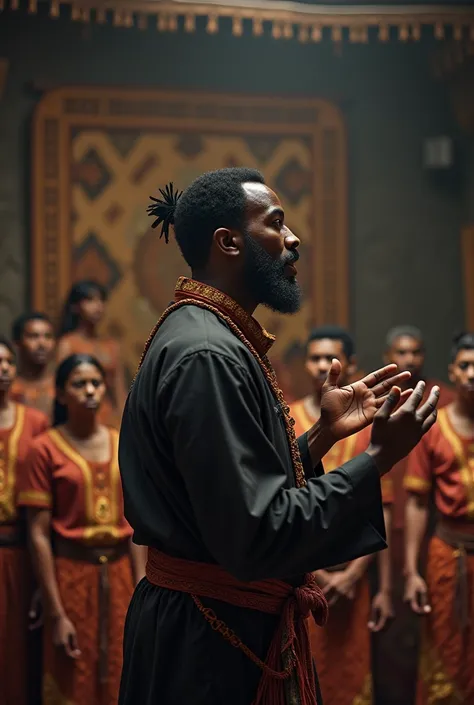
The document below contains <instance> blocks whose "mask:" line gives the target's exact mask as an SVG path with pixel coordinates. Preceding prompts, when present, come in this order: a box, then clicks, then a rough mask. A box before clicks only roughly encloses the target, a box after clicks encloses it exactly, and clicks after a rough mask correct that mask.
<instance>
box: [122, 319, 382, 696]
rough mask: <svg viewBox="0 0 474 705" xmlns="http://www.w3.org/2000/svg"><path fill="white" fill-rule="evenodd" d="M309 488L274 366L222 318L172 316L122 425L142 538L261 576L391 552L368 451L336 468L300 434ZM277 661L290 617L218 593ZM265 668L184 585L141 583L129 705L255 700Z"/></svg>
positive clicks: (129, 656)
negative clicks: (276, 643) (278, 395)
mask: <svg viewBox="0 0 474 705" xmlns="http://www.w3.org/2000/svg"><path fill="white" fill-rule="evenodd" d="M298 443H299V447H300V452H301V457H302V461H303V465H304V469H305V473H306V477H307V479H308V483H307V486H306V487H304V488H301V489H297V488H296V487H295V481H294V474H293V467H292V462H291V456H290V452H289V446H288V441H287V436H286V432H285V426H284V420H283V413H282V410H281V408H280V407H279V405H278V402H277V401H276V399H275V397H274V395H273V392H272V390H271V389H270V387H269V385H268V383H267V381H266V379H265V377H264V375H263V372H262V370H261V368H260V365H259V364H258V362H257V361H256V360H255V358H254V357H253V356H252V354H251V353H250V352H249V350H248V349H247V347H246V346H245V345H244V344H243V343H242V342H241V341H240V340H239V339H238V338H237V337H236V336H235V335H234V334H233V333H232V332H231V331H230V330H229V328H228V327H227V325H226V324H225V323H224V322H223V321H222V320H221V319H219V318H218V317H217V316H215V315H214V314H213V313H211V312H209V311H207V310H203V309H202V308H198V307H197V306H185V307H183V308H181V309H179V310H177V311H176V312H174V313H172V314H171V315H170V316H169V318H168V319H167V320H166V321H165V322H164V323H163V325H162V326H161V328H160V330H159V331H158V333H157V335H156V336H155V339H154V341H153V342H152V345H151V347H150V350H149V351H148V354H147V356H146V358H145V361H144V363H143V366H142V368H141V370H140V372H139V374H138V376H137V379H136V381H135V383H134V386H133V388H132V391H131V393H130V395H129V398H128V401H127V404H126V407H125V411H124V415H123V421H122V428H121V433H120V448H119V458H120V470H121V474H122V481H123V488H124V500H125V514H126V517H127V519H128V520H129V522H130V524H131V525H132V527H133V529H134V531H135V534H134V540H135V542H136V543H138V544H144V545H147V546H154V547H156V548H158V549H159V550H161V551H163V552H165V553H167V554H169V555H173V556H178V557H182V558H185V559H189V560H193V561H203V562H208V563H218V564H219V565H221V566H222V567H223V568H225V569H226V570H227V571H229V572H230V573H231V574H233V575H234V576H235V577H237V578H239V579H241V580H245V581H250V580H259V579H264V578H280V579H283V580H286V581H288V582H291V583H292V584H295V585H296V584H298V583H299V582H300V581H301V579H302V576H303V574H304V573H306V572H309V571H313V570H316V569H318V568H323V567H327V566H330V565H336V564H339V563H343V562H345V561H348V560H351V559H354V558H356V557H358V556H361V555H364V554H368V553H371V552H374V551H378V550H380V549H382V548H384V547H385V527H384V521H383V512H382V501H381V493H380V480H379V475H378V471H377V469H376V467H375V464H374V463H373V461H372V459H371V458H370V457H369V456H368V455H367V454H363V455H361V456H359V457H358V458H355V459H354V460H351V461H350V462H349V463H346V464H345V465H344V466H343V467H341V468H339V469H337V470H334V471H333V472H331V473H328V474H327V475H324V473H323V470H322V466H321V465H318V467H317V468H315V469H314V468H313V467H312V463H311V459H310V454H309V449H308V441H307V437H306V434H305V435H303V436H302V437H300V438H299V439H298ZM204 602H205V605H206V606H209V607H211V608H213V609H214V611H215V613H216V615H217V617H218V619H220V620H224V621H225V622H226V624H227V625H228V626H229V627H230V628H231V629H233V630H234V631H235V632H236V634H237V635H238V636H239V637H240V638H241V639H242V641H243V642H244V643H245V644H246V645H247V646H248V647H249V648H250V649H252V650H253V651H254V652H255V653H256V654H257V655H258V656H259V657H260V658H262V659H263V660H264V659H265V657H266V652H267V648H268V645H269V643H270V641H271V639H272V636H273V633H274V631H275V628H276V624H277V622H278V618H277V617H275V616H273V615H267V614H263V613H260V612H256V611H254V610H246V609H241V608H236V607H233V606H231V605H228V604H225V603H221V602H216V601H213V600H204ZM260 675H261V672H260V670H259V669H258V668H257V667H256V666H255V665H254V664H253V662H252V661H250V660H249V659H248V657H246V656H244V655H243V653H242V652H241V651H240V650H238V649H236V648H234V647H233V646H232V645H231V644H230V643H228V642H227V641H225V640H224V638H223V637H222V636H221V635H220V634H218V633H216V632H214V631H213V630H212V629H211V627H210V626H209V624H208V623H207V622H206V621H205V619H204V618H203V616H202V615H201V613H200V612H199V611H198V610H197V608H196V606H195V604H194V602H193V601H192V599H191V598H190V597H189V596H188V595H187V594H184V593H179V592H174V591H170V590H166V589H162V588H158V587H156V586H153V585H151V584H150V583H149V582H148V581H147V580H146V578H144V579H143V580H142V581H141V583H140V584H139V585H138V586H137V589H136V591H135V594H134V596H133V599H132V602H131V605H130V609H129V612H128V616H127V622H126V627H125V643H124V665H123V674H122V684H121V692H120V699H119V703H120V705H251V703H252V700H253V698H254V695H255V692H256V689H257V685H258V682H259V679H260Z"/></svg>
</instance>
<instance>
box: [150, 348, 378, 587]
mask: <svg viewBox="0 0 474 705" xmlns="http://www.w3.org/2000/svg"><path fill="white" fill-rule="evenodd" d="M158 394H159V399H158V402H159V413H160V416H161V417H162V418H164V419H165V424H166V430H167V435H168V436H169V437H170V438H171V442H172V447H173V454H174V458H175V462H176V464H177V468H178V471H179V472H180V473H181V475H182V477H183V479H184V482H185V485H186V489H187V492H188V496H189V499H190V502H191V504H192V507H193V511H194V514H195V517H196V521H197V524H198V527H199V530H200V532H201V535H202V538H203V540H204V542H205V544H206V546H207V548H208V550H209V552H210V553H211V554H212V555H213V557H214V559H215V560H216V562H217V563H219V564H220V565H222V566H223V567H224V568H226V569H227V570H228V571H229V572H231V573H232V574H234V575H235V576H237V577H239V578H241V579H243V580H257V579H261V578H273V577H284V576H292V575H295V576H296V575H300V574H302V573H305V572H308V571H311V570H316V569H317V568H321V567H324V566H327V565H329V564H335V563H339V562H342V561H345V560H350V559H353V558H356V557H357V556H359V555H363V554H365V553H370V552H373V551H377V550H380V549H381V548H384V547H385V541H384V538H385V529H384V522H383V512H382V504H381V495H380V481H379V476H378V472H377V469H376V467H375V464H374V463H373V461H372V459H371V458H370V457H369V456H368V455H367V454H363V455H361V456H360V457H358V458H356V459H354V460H352V461H350V462H349V463H347V464H346V465H345V466H344V467H342V468H340V469H337V470H334V471H333V472H331V473H329V474H328V475H323V476H321V477H316V478H311V479H309V481H308V483H307V486H306V487H304V488H301V489H296V488H288V479H287V477H288V470H289V468H287V467H285V465H284V461H283V460H282V459H281V458H280V457H279V455H278V454H277V452H276V450H275V447H274V445H273V443H272V442H271V440H270V438H269V437H268V436H267V435H266V434H265V432H264V428H263V423H262V420H261V412H260V410H261V408H262V405H263V404H264V401H263V399H261V398H260V396H259V392H258V389H257V385H256V384H255V381H254V380H253V379H252V377H251V375H250V374H249V372H248V371H247V370H246V369H245V368H244V367H242V366H240V365H238V364H236V363H235V361H233V360H231V359H228V358H227V357H226V356H225V355H223V354H216V353H212V352H209V351H200V352H197V353H194V354H192V355H190V356H188V357H187V358H186V359H185V360H184V361H183V362H182V363H181V364H180V365H179V368H178V369H176V370H174V372H173V373H171V374H170V375H169V376H168V378H167V379H166V380H165V381H164V383H163V385H162V387H161V389H160V390H159V392H158ZM302 443H303V445H304V441H300V448H301V447H302Z"/></svg>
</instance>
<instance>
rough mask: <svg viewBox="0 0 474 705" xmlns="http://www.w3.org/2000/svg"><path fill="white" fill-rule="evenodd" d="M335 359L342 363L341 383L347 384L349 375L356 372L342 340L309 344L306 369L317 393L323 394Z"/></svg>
mask: <svg viewBox="0 0 474 705" xmlns="http://www.w3.org/2000/svg"><path fill="white" fill-rule="evenodd" d="M334 358H336V359H337V360H339V362H340V363H341V366H342V371H341V382H342V384H346V383H347V379H348V377H349V375H350V374H352V372H353V371H354V361H353V360H352V359H348V357H347V355H346V354H345V352H344V345H343V343H342V340H333V339H331V338H321V339H320V340H312V341H311V342H310V343H308V348H307V351H306V363H305V367H306V371H307V372H308V374H309V376H310V377H311V380H312V382H313V390H314V392H315V393H320V392H321V388H322V386H323V384H324V382H325V381H326V377H327V376H328V372H329V369H330V367H331V362H332V360H333V359H334Z"/></svg>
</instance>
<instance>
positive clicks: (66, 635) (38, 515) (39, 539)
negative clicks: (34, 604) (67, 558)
mask: <svg viewBox="0 0 474 705" xmlns="http://www.w3.org/2000/svg"><path fill="white" fill-rule="evenodd" d="M28 528H29V538H30V546H31V552H32V558H33V565H34V567H35V571H36V574H37V576H38V579H39V583H40V587H41V593H42V596H43V600H44V603H45V606H46V610H47V613H48V616H49V617H50V619H51V620H52V622H53V625H54V627H53V640H54V643H55V644H56V645H57V646H62V647H63V648H64V650H65V652H66V654H67V655H68V656H70V657H71V658H78V657H79V656H80V654H81V652H80V651H79V648H78V645H77V637H76V630H75V628H74V625H73V624H72V622H71V621H70V620H69V619H68V617H67V615H66V612H65V610H64V607H63V604H62V601H61V596H60V594H59V588H58V583H57V580H56V571H55V566H54V556H53V551H52V547H51V540H50V531H51V511H50V510H49V509H33V508H30V507H29V508H28Z"/></svg>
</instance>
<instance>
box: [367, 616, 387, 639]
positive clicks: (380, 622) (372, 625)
mask: <svg viewBox="0 0 474 705" xmlns="http://www.w3.org/2000/svg"><path fill="white" fill-rule="evenodd" d="M386 624H387V617H386V616H385V615H384V614H382V612H381V611H380V610H378V614H377V618H376V619H375V620H373V621H371V622H369V629H370V631H371V632H372V633H373V634H376V633H377V632H381V631H382V629H383V628H384V627H385V625H386Z"/></svg>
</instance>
